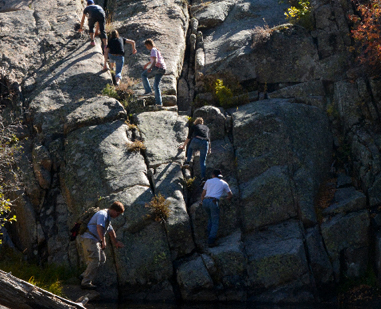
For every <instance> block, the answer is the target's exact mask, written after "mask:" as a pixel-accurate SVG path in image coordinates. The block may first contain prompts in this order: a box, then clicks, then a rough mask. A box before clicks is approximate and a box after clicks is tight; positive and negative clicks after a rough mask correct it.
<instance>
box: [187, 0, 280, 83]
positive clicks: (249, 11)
mask: <svg viewBox="0 0 381 309" xmlns="http://www.w3.org/2000/svg"><path fill="white" fill-rule="evenodd" d="M286 7H287V5H286V4H279V2H278V1H276V0H270V1H263V0H251V1H234V2H233V1H211V2H209V3H207V4H205V3H202V2H200V3H197V4H196V5H195V9H193V12H194V15H195V17H196V18H200V23H201V25H205V26H207V27H212V26H213V28H211V29H207V30H206V31H203V32H204V33H203V34H204V49H205V67H204V68H203V69H202V72H203V73H204V74H214V73H216V72H221V71H224V70H228V71H230V72H231V73H232V74H234V75H236V76H238V77H239V78H240V80H251V79H254V78H256V73H257V72H256V69H255V68H253V65H252V64H253V59H254V57H253V58H252V55H251V52H252V49H251V45H252V42H253V28H255V27H262V28H263V29H265V27H266V26H269V27H273V26H275V25H279V24H281V23H283V22H284V21H285V17H284V10H285V9H286ZM195 11H197V12H195ZM227 12H229V15H228V16H227ZM259 12H260V14H259ZM225 17H226V18H225ZM264 19H265V22H264V21H263V20H264ZM197 71H198V70H197ZM196 74H197V72H196ZM268 82H270V81H268Z"/></svg>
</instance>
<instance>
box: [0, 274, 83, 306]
mask: <svg viewBox="0 0 381 309" xmlns="http://www.w3.org/2000/svg"><path fill="white" fill-rule="evenodd" d="M0 291H1V293H0V305H3V306H6V307H8V308H11V309H13V308H15V309H33V308H39V309H77V308H78V309H86V308H85V307H84V306H83V304H82V303H76V302H73V301H70V300H68V299H66V298H63V297H60V296H57V295H55V294H53V293H50V292H48V291H46V290H43V289H41V288H39V287H37V286H35V285H33V284H31V283H29V282H26V281H24V280H21V279H19V278H16V277H15V276H12V275H11V274H10V273H6V272H4V271H2V270H0Z"/></svg>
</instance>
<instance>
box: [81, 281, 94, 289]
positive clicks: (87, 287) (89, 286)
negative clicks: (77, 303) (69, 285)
mask: <svg viewBox="0 0 381 309" xmlns="http://www.w3.org/2000/svg"><path fill="white" fill-rule="evenodd" d="M96 288H97V286H96V285H94V284H92V283H85V284H81V289H83V290H95V289H96Z"/></svg>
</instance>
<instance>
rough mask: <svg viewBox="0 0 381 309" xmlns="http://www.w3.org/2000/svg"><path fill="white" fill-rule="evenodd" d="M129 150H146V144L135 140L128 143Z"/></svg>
mask: <svg viewBox="0 0 381 309" xmlns="http://www.w3.org/2000/svg"><path fill="white" fill-rule="evenodd" d="M126 145H127V149H128V151H141V150H145V149H146V146H145V145H144V143H143V142H142V141H135V142H132V143H126Z"/></svg>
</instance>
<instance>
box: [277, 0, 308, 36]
mask: <svg viewBox="0 0 381 309" xmlns="http://www.w3.org/2000/svg"><path fill="white" fill-rule="evenodd" d="M285 1H286V0H282V1H280V3H284V2H285ZM287 2H288V3H290V4H291V7H290V8H288V9H287V12H285V13H284V15H285V16H286V19H287V20H288V21H289V22H290V23H291V24H294V25H295V24H298V25H300V26H302V27H304V28H306V29H307V30H313V28H314V23H313V18H312V6H311V3H310V1H308V0H288V1H287Z"/></svg>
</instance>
